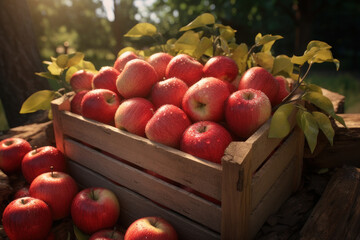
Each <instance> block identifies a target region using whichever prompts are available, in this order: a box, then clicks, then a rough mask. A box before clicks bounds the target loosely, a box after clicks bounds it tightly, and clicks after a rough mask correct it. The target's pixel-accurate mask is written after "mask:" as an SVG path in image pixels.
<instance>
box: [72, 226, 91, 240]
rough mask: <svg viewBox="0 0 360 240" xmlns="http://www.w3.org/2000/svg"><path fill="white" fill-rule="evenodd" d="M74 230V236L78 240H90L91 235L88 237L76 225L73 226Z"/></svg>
mask: <svg viewBox="0 0 360 240" xmlns="http://www.w3.org/2000/svg"><path fill="white" fill-rule="evenodd" d="M73 228H74V234H75V237H76V239H77V240H88V239H89V238H90V236H89V235H86V234H85V233H83V232H82V231H81V230H80V229H79V228H77V227H76V226H75V225H73Z"/></svg>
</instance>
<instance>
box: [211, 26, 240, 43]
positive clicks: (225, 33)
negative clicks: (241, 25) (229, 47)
mask: <svg viewBox="0 0 360 240" xmlns="http://www.w3.org/2000/svg"><path fill="white" fill-rule="evenodd" d="M215 27H217V28H219V32H220V36H221V37H222V38H224V39H225V40H226V41H228V42H233V41H235V32H236V30H235V29H233V28H232V27H230V26H225V25H222V24H215Z"/></svg>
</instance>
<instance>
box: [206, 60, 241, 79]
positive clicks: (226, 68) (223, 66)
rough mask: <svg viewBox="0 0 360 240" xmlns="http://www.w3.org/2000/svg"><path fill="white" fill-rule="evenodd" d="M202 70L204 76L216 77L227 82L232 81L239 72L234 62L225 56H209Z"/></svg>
mask: <svg viewBox="0 0 360 240" xmlns="http://www.w3.org/2000/svg"><path fill="white" fill-rule="evenodd" d="M203 71H204V76H205V77H216V78H218V79H221V80H224V81H227V82H232V81H233V80H234V79H235V78H236V76H237V75H238V74H239V68H238V66H237V64H236V62H235V61H234V60H233V59H231V58H229V57H227V56H215V57H212V58H210V59H209V60H208V61H207V62H206V63H205V65H204V69H203Z"/></svg>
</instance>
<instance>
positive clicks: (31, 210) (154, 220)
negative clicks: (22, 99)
mask: <svg viewBox="0 0 360 240" xmlns="http://www.w3.org/2000/svg"><path fill="white" fill-rule="evenodd" d="M0 169H1V170H2V171H3V172H4V173H6V174H16V173H19V172H20V173H22V175H23V176H24V178H25V180H26V181H27V183H28V184H29V185H28V186H26V187H24V188H22V189H20V190H18V191H17V192H16V193H15V194H14V200H12V201H11V202H10V203H9V204H8V205H7V206H6V208H5V210H4V212H3V215H2V224H3V227H4V230H5V232H6V234H7V236H8V237H9V239H10V240H44V239H46V240H50V239H52V240H54V239H56V237H55V235H54V233H53V232H52V231H51V228H52V226H53V223H54V221H59V220H61V219H64V218H66V217H69V216H71V218H72V221H73V224H74V225H75V226H76V229H78V231H79V232H81V234H86V235H89V236H90V237H89V240H100V239H117V240H121V239H125V240H137V239H144V238H145V237H146V239H150V240H151V239H153V240H155V239H169V240H176V239H177V234H176V231H175V230H174V228H173V227H172V226H171V225H170V223H168V222H167V221H166V220H164V219H162V218H159V217H145V218H141V219H138V220H136V221H135V222H134V223H133V224H131V225H130V227H129V228H128V229H127V231H126V233H125V236H124V234H123V233H121V232H119V231H116V230H114V226H115V224H116V223H117V221H118V218H119V214H120V203H119V201H118V198H117V197H116V195H115V194H114V193H113V192H112V191H110V190H109V189H106V188H100V187H92V188H86V189H83V190H81V191H79V189H78V186H77V184H76V182H75V180H74V179H73V178H72V177H71V176H70V175H68V174H67V173H66V160H65V157H64V155H63V154H62V153H61V152H60V151H59V150H58V149H57V148H55V147H52V146H44V147H40V148H37V149H34V150H33V149H32V147H31V145H30V144H29V143H28V142H27V141H26V140H24V139H22V138H15V137H14V138H7V139H4V140H2V141H0Z"/></svg>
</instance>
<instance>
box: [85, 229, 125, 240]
mask: <svg viewBox="0 0 360 240" xmlns="http://www.w3.org/2000/svg"><path fill="white" fill-rule="evenodd" d="M111 239H115V240H124V234H122V233H121V232H119V231H116V230H114V229H104V230H100V231H98V232H96V233H94V234H93V235H91V236H90V238H89V240H111Z"/></svg>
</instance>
